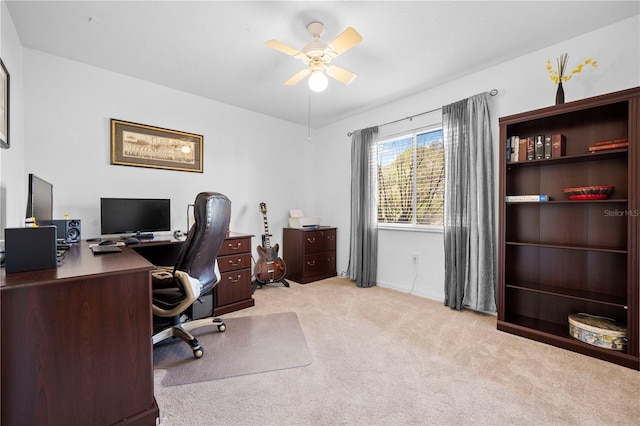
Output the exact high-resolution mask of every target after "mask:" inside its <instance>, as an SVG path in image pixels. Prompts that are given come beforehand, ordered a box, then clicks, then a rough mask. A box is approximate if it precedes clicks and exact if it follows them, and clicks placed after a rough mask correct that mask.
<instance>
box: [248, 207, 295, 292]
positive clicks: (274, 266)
mask: <svg viewBox="0 0 640 426" xmlns="http://www.w3.org/2000/svg"><path fill="white" fill-rule="evenodd" d="M260 211H261V212H262V217H263V220H264V234H263V235H262V246H258V247H257V250H258V255H259V256H260V258H259V259H258V261H257V262H256V266H255V269H254V274H255V277H256V281H258V282H259V283H262V284H267V283H272V282H276V281H282V282H283V283H286V281H284V274H285V273H286V271H287V267H286V265H285V264H284V260H282V259H280V258H279V257H278V249H279V248H280V247H279V246H278V244H275V245H274V246H273V247H271V243H270V241H269V237H270V236H271V235H270V234H269V225H267V205H266V204H265V203H260ZM286 286H287V287H288V285H286Z"/></svg>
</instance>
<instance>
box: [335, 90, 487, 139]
mask: <svg viewBox="0 0 640 426" xmlns="http://www.w3.org/2000/svg"><path fill="white" fill-rule="evenodd" d="M489 94H490V95H491V96H495V95H497V94H498V89H493V90H491V91H490V92H489ZM441 109H442V108H435V109H432V110H429V111H425V112H421V113H419V114H416V115H410V116H409V117H404V118H399V119H397V120H393V121H389V122H388V123H384V124H378V127H382V126H388V125H389V124H394V123H399V122H400V121H404V120H413V119H414V118H416V117H420V116H421V115H425V114H429V113H432V112H436V111H439V110H441ZM351 135H353V132H349V133H347V136H351Z"/></svg>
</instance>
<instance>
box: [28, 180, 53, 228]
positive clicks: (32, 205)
mask: <svg viewBox="0 0 640 426" xmlns="http://www.w3.org/2000/svg"><path fill="white" fill-rule="evenodd" d="M25 217H34V218H35V219H36V223H50V222H51V220H53V185H52V184H50V183H49V182H47V181H46V180H44V179H41V178H39V177H38V176H36V175H34V174H33V173H29V189H28V197H27V212H26V216H25Z"/></svg>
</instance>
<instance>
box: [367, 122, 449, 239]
mask: <svg viewBox="0 0 640 426" xmlns="http://www.w3.org/2000/svg"><path fill="white" fill-rule="evenodd" d="M377 149H378V152H377V162H378V163H377V180H378V182H377V183H378V224H381V225H413V226H416V225H417V226H426V225H430V226H443V224H444V219H443V218H444V143H443V137H442V129H435V130H433V129H432V130H429V131H422V132H418V133H414V134H407V135H403V136H400V137H396V138H393V139H387V140H383V141H380V142H378V143H377Z"/></svg>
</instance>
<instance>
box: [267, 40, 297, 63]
mask: <svg viewBox="0 0 640 426" xmlns="http://www.w3.org/2000/svg"><path fill="white" fill-rule="evenodd" d="M265 44H266V45H267V46H269V47H270V48H272V49H275V50H277V51H278V52H282V53H284V54H285V55H289V56H293V57H294V58H299V59H302V58H304V57H306V55H305V54H304V53H302V52H300V51H299V50H298V49H295V48H293V47H291V46H289V45H287V44H284V43H283V42H281V41H278V40H269V41H268V42H266V43H265Z"/></svg>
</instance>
